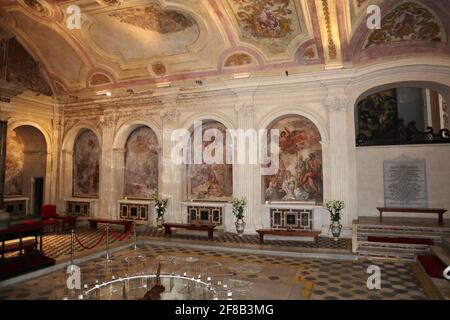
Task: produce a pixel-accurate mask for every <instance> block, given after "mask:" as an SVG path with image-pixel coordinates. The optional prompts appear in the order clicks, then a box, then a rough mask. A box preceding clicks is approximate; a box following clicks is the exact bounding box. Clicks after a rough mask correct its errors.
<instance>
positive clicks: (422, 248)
mask: <svg viewBox="0 0 450 320" xmlns="http://www.w3.org/2000/svg"><path fill="white" fill-rule="evenodd" d="M358 247H359V248H374V249H375V248H386V249H398V250H402V251H414V252H415V253H417V252H429V250H430V249H429V246H427V245H420V244H406V243H392V242H372V241H358Z"/></svg>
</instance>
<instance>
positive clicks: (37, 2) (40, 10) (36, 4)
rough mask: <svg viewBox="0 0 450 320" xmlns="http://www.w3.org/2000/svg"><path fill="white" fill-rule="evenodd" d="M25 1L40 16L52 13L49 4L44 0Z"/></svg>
mask: <svg viewBox="0 0 450 320" xmlns="http://www.w3.org/2000/svg"><path fill="white" fill-rule="evenodd" d="M23 3H24V4H25V5H26V6H27V7H28V8H29V9H31V10H32V11H33V12H34V13H36V14H38V15H40V16H48V15H50V11H49V9H48V6H47V4H46V3H45V2H44V1H42V0H23Z"/></svg>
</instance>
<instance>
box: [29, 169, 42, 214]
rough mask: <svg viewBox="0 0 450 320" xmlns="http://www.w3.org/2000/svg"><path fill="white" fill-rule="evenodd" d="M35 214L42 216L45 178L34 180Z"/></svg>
mask: <svg viewBox="0 0 450 320" xmlns="http://www.w3.org/2000/svg"><path fill="white" fill-rule="evenodd" d="M33 180H34V183H33V204H32V205H33V211H32V213H33V214H37V215H40V214H41V206H42V204H43V201H44V178H42V177H35V178H33Z"/></svg>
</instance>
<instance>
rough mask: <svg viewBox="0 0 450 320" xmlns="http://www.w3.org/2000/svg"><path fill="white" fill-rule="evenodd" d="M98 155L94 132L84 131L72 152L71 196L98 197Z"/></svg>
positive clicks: (98, 146) (98, 148)
mask: <svg viewBox="0 0 450 320" xmlns="http://www.w3.org/2000/svg"><path fill="white" fill-rule="evenodd" d="M100 153H101V150H100V144H99V142H98V139H97V136H96V135H95V134H94V132H92V131H91V130H84V131H83V132H81V133H80V134H79V135H78V137H77V139H76V141H75V146H74V150H73V196H75V197H97V196H98V190H99V177H100V169H99V163H100Z"/></svg>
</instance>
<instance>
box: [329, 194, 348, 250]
mask: <svg viewBox="0 0 450 320" xmlns="http://www.w3.org/2000/svg"><path fill="white" fill-rule="evenodd" d="M325 206H326V208H327V210H328V212H329V213H330V220H331V225H330V229H331V233H332V234H333V237H334V241H338V240H339V236H340V235H341V231H342V225H341V215H342V210H343V209H344V208H345V203H344V201H341V200H332V201H328V202H327V203H326V204H325Z"/></svg>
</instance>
